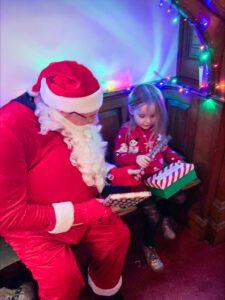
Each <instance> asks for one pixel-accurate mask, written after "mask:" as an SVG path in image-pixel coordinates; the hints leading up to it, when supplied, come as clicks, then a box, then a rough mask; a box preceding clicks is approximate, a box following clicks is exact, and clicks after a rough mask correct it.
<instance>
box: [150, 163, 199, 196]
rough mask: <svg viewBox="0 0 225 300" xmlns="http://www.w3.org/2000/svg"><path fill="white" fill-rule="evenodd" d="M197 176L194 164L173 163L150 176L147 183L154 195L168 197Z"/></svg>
mask: <svg viewBox="0 0 225 300" xmlns="http://www.w3.org/2000/svg"><path fill="white" fill-rule="evenodd" d="M196 178H197V175H196V173H195V170H194V165H193V164H187V163H172V164H170V165H168V166H167V167H165V168H164V169H162V170H161V171H159V172H158V173H156V174H154V175H153V176H151V177H149V178H148V179H147V180H146V181H145V184H146V185H147V186H148V189H149V190H150V191H151V192H152V194H153V195H156V196H160V197H162V198H166V199H168V198H170V197H171V196H173V195H174V194H175V193H177V192H178V191H179V190H180V189H182V188H183V187H185V186H186V185H188V184H190V183H191V182H192V181H194V180H195V179H196Z"/></svg>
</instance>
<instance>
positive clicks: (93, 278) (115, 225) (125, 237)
mask: <svg viewBox="0 0 225 300" xmlns="http://www.w3.org/2000/svg"><path fill="white" fill-rule="evenodd" d="M18 237H19V238H18ZM129 237H130V236H129V230H128V228H127V226H126V225H125V224H124V223H123V222H122V221H121V220H120V218H119V217H117V216H116V215H114V214H112V217H111V218H110V220H108V221H107V222H106V223H96V224H91V225H78V226H75V227H72V228H71V229H70V230H69V231H68V232H66V233H60V234H49V233H45V234H42V233H41V234H37V233H35V234H32V233H31V232H30V233H26V235H22V234H21V235H19V236H18V235H17V236H16V235H10V234H7V236H5V238H6V240H7V241H8V242H9V243H10V244H11V245H12V247H13V248H14V250H15V251H16V252H17V254H18V256H19V257H20V259H21V260H22V261H23V262H24V264H25V265H26V266H27V267H28V268H29V269H30V270H31V272H32V274H33V277H34V279H35V280H37V282H38V288H39V297H40V300H76V299H79V294H80V291H81V289H82V288H83V287H84V280H83V278H82V275H81V272H80V270H79V268H78V266H77V263H76V259H75V256H74V253H73V252H72V250H71V247H70V245H76V244H77V243H79V242H82V243H85V244H87V245H88V247H89V249H90V251H91V255H92V258H93V259H92V262H91V263H90V265H89V269H88V277H89V284H90V286H91V288H92V290H93V291H94V292H95V293H96V294H98V295H103V296H104V295H105V296H110V295H113V294H115V293H116V292H117V291H118V290H119V288H120V286H121V283H122V280H121V273H122V269H123V265H124V260H125V256H126V253H127V249H128V244H129Z"/></svg>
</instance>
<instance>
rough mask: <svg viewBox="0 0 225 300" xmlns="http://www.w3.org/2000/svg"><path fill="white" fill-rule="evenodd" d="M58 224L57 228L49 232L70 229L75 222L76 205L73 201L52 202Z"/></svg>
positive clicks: (60, 231)
mask: <svg viewBox="0 0 225 300" xmlns="http://www.w3.org/2000/svg"><path fill="white" fill-rule="evenodd" d="M52 206H53V208H54V211H55V217H56V224H55V228H54V229H53V230H51V231H49V233H62V232H66V231H68V230H69V229H70V228H71V226H72V225H73V223H74V207H73V204H72V202H60V203H53V204H52Z"/></svg>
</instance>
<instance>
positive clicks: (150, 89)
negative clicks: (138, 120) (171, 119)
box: [126, 84, 167, 135]
mask: <svg viewBox="0 0 225 300" xmlns="http://www.w3.org/2000/svg"><path fill="white" fill-rule="evenodd" d="M142 104H154V105H155V108H156V113H157V115H158V122H157V124H156V128H154V133H155V134H163V135H164V134H165V133H166V127H167V110H166V106H165V100H164V97H163V95H162V93H161V91H160V90H159V89H158V88H157V87H155V86H154V85H153V84H139V85H137V86H136V87H135V88H134V89H133V90H132V92H131V93H130V94H129V96H128V108H129V111H133V110H135V109H136V108H137V107H138V106H139V105H142ZM126 125H127V126H128V128H129V129H130V130H131V129H134V128H135V127H136V124H135V121H134V117H133V115H132V114H130V120H129V122H128V123H127V124H126Z"/></svg>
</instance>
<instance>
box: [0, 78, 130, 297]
mask: <svg viewBox="0 0 225 300" xmlns="http://www.w3.org/2000/svg"><path fill="white" fill-rule="evenodd" d="M70 79H71V77H70ZM51 81H52V78H51ZM19 102H21V103H19ZM25 104H26V103H25ZM70 106H71V103H70ZM0 120H1V122H0V136H1V147H0V199H1V200H0V203H1V205H0V234H1V235H2V236H3V237H4V238H5V240H6V241H7V242H8V243H9V244H10V245H11V246H12V247H13V249H14V250H15V251H16V253H17V254H18V256H19V258H20V259H21V260H22V261H23V262H24V263H25V265H26V266H27V267H28V268H29V269H30V270H31V272H32V274H33V277H34V279H36V280H37V282H38V288H39V297H40V299H41V300H75V299H78V298H79V294H80V290H81V289H82V288H83V286H84V280H83V278H82V275H81V273H80V270H79V268H78V266H77V263H76V260H75V257H74V254H73V252H72V250H71V248H70V245H76V244H77V243H79V242H83V243H85V244H87V245H88V247H89V248H90V250H91V254H92V258H93V259H92V262H91V264H90V265H89V269H88V281H89V285H90V286H91V288H92V289H93V291H94V292H95V293H96V294H98V295H103V296H110V295H113V294H115V293H116V292H117V291H118V290H119V288H120V286H121V283H122V279H121V272H122V268H123V265H124V259H125V255H126V252H127V248H128V243H129V231H128V228H127V226H126V225H125V224H124V223H123V222H122V221H121V220H120V218H119V217H118V216H116V215H115V214H114V213H112V211H111V209H110V208H106V207H105V206H103V205H102V204H100V203H99V202H98V201H97V200H96V199H95V198H96V196H97V189H96V188H95V187H94V186H92V187H91V186H88V185H87V184H86V183H85V181H84V180H83V177H82V174H81V172H80V171H79V170H78V168H77V167H76V166H73V165H72V163H71V161H70V159H71V157H70V155H71V149H68V146H67V145H66V143H65V142H64V139H63V136H62V135H61V134H60V133H59V132H56V131H50V132H48V133H47V134H46V135H43V134H40V132H39V130H40V124H39V122H38V118H37V117H36V116H35V114H34V112H33V111H32V110H31V109H30V108H29V107H27V106H26V105H24V103H23V101H11V102H10V103H9V104H7V105H5V106H4V107H3V108H2V109H1V110H0Z"/></svg>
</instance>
